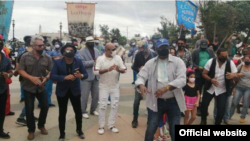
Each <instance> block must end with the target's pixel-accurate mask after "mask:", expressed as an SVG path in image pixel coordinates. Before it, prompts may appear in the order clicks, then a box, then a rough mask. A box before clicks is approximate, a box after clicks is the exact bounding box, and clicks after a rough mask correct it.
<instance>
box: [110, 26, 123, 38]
mask: <svg viewBox="0 0 250 141" xmlns="http://www.w3.org/2000/svg"><path fill="white" fill-rule="evenodd" d="M109 34H110V36H111V38H118V39H119V38H120V37H121V33H120V30H119V29H118V28H114V29H112V30H111V31H110V33H109Z"/></svg>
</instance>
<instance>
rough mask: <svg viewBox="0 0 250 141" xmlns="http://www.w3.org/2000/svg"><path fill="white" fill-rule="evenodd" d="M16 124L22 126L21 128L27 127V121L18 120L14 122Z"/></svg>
mask: <svg viewBox="0 0 250 141" xmlns="http://www.w3.org/2000/svg"><path fill="white" fill-rule="evenodd" d="M16 124H18V125H22V126H27V121H26V120H25V119H24V118H18V119H17V120H16Z"/></svg>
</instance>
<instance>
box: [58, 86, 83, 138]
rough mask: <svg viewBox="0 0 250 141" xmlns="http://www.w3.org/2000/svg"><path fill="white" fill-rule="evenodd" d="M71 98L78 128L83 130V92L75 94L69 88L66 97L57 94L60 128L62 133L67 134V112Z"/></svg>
mask: <svg viewBox="0 0 250 141" xmlns="http://www.w3.org/2000/svg"><path fill="white" fill-rule="evenodd" d="M69 99H70V101H71V104H72V106H73V109H74V112H75V119H76V130H77V131H82V110H81V94H79V95H78V96H74V95H73V94H72V93H71V91H70V90H69V91H68V92H67V93H66V95H65V96H64V97H59V96H57V101H58V105H59V130H60V135H65V124H66V114H67V109H68V100H69Z"/></svg>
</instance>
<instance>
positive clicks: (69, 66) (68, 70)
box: [66, 63, 73, 75]
mask: <svg viewBox="0 0 250 141" xmlns="http://www.w3.org/2000/svg"><path fill="white" fill-rule="evenodd" d="M66 68H67V74H68V75H69V74H73V71H72V69H73V63H71V64H66Z"/></svg>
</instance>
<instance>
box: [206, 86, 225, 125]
mask: <svg viewBox="0 0 250 141" xmlns="http://www.w3.org/2000/svg"><path fill="white" fill-rule="evenodd" d="M213 97H215V99H216V101H217V102H216V104H217V105H216V106H217V113H216V115H217V116H216V119H215V125H220V124H221V122H222V119H223V116H224V114H225V111H226V104H227V99H228V95H227V93H223V94H220V95H218V96H215V94H210V93H208V92H207V91H204V93H203V97H202V103H201V120H203V121H206V120H207V111H208V107H209V104H210V102H211V100H212V99H213Z"/></svg>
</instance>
